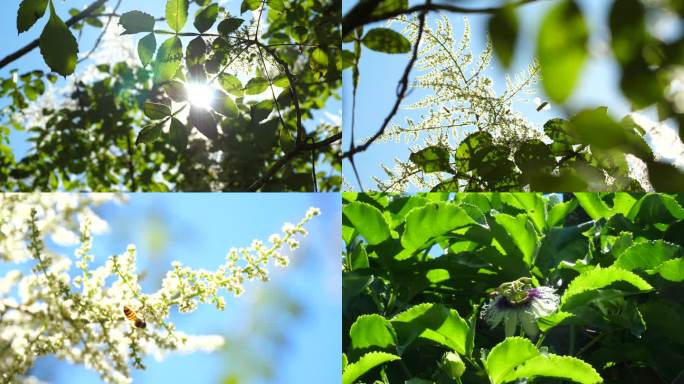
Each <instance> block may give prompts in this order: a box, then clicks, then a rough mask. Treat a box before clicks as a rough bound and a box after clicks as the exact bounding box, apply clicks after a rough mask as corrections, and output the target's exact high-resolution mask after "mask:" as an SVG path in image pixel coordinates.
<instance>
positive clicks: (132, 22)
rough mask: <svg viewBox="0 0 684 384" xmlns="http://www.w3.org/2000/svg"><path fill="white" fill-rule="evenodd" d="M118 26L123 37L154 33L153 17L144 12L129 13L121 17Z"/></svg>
mask: <svg viewBox="0 0 684 384" xmlns="http://www.w3.org/2000/svg"><path fill="white" fill-rule="evenodd" d="M119 25H121V26H122V27H123V28H124V30H125V31H124V33H123V35H130V34H134V33H138V32H152V31H154V17H153V16H152V15H148V14H147V13H145V12H140V11H130V12H126V13H124V14H123V15H121V18H120V19H119Z"/></svg>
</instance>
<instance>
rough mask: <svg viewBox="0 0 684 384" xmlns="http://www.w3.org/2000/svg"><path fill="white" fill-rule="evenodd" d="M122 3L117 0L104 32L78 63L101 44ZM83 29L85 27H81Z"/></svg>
mask: <svg viewBox="0 0 684 384" xmlns="http://www.w3.org/2000/svg"><path fill="white" fill-rule="evenodd" d="M120 5H121V0H119V1H117V3H116V5H115V6H114V12H113V13H111V14H110V16H109V18H107V23H106V24H105V26H104V28H102V32H100V35H99V36H98V37H97V40H95V44H93V47H92V48H91V49H90V51H88V54H87V55H85V56H83V57H82V58H80V59H79V60H78V63H80V62H82V61H83V60H86V59H88V58H89V57H90V55H92V54H93V52H95V50H96V49H97V47H98V46H99V45H100V43H101V42H102V36H104V34H105V33H106V32H107V28H109V24H110V23H111V22H112V17H114V15H116V11H117V10H118V9H119V6H120ZM81 31H83V29H81Z"/></svg>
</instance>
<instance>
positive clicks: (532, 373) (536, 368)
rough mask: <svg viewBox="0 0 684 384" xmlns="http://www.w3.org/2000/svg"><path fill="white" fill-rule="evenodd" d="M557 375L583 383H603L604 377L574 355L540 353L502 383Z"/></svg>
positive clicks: (517, 368) (511, 373)
mask: <svg viewBox="0 0 684 384" xmlns="http://www.w3.org/2000/svg"><path fill="white" fill-rule="evenodd" d="M540 376H541V377H557V378H561V379H567V380H572V381H574V382H576V383H581V384H597V383H602V382H603V379H602V378H601V376H600V375H599V374H598V372H596V370H595V369H594V367H592V366H591V365H589V364H587V363H585V362H584V361H582V360H580V359H578V358H576V357H572V356H558V355H554V354H548V355H539V356H536V357H533V358H531V359H529V360H527V361H525V362H524V363H523V364H521V365H520V366H518V367H516V369H515V370H514V371H512V372H510V373H509V374H508V375H507V376H506V377H505V378H504V380H503V381H501V383H509V382H512V381H516V380H519V379H523V378H530V379H531V378H534V377H540Z"/></svg>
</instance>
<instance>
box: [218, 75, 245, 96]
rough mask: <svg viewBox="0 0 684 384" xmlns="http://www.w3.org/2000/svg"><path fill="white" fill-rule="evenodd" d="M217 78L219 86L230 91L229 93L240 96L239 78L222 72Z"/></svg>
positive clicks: (240, 85) (241, 92)
mask: <svg viewBox="0 0 684 384" xmlns="http://www.w3.org/2000/svg"><path fill="white" fill-rule="evenodd" d="M218 80H219V84H221V88H223V89H224V90H225V91H226V92H228V93H230V94H231V95H235V96H242V94H243V91H242V83H241V82H240V79H238V78H237V77H235V76H233V75H230V74H222V75H221V76H219V78H218Z"/></svg>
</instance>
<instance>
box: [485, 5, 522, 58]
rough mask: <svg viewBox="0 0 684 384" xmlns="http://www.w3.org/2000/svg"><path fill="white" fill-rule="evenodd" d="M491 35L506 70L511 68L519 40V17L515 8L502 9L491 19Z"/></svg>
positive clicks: (506, 7) (497, 54)
mask: <svg viewBox="0 0 684 384" xmlns="http://www.w3.org/2000/svg"><path fill="white" fill-rule="evenodd" d="M489 35H490V37H491V39H492V45H493V47H494V52H495V53H496V56H497V57H498V58H499V60H501V64H503V66H504V67H505V68H510V66H511V62H512V61H513V53H514V51H515V44H516V41H517V39H518V16H517V14H516V13H515V6H510V5H509V6H505V7H501V8H500V9H499V11H498V12H496V13H495V14H494V15H493V16H492V17H491V18H490V19H489Z"/></svg>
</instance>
